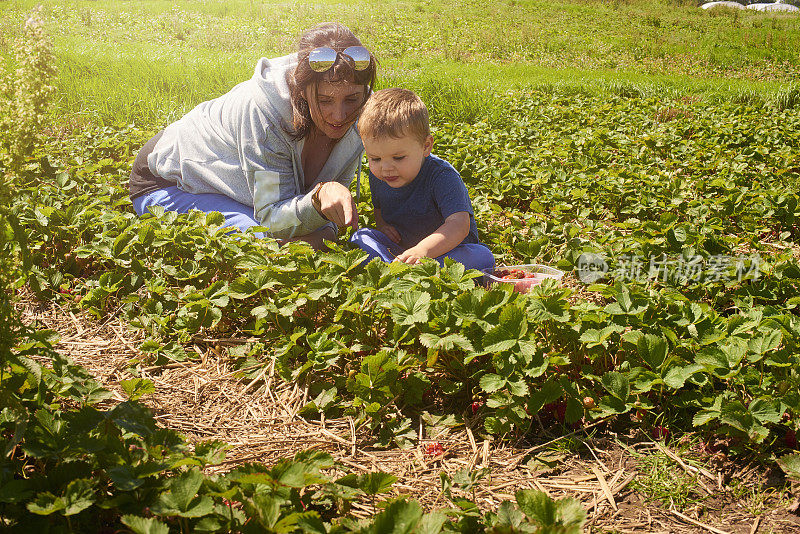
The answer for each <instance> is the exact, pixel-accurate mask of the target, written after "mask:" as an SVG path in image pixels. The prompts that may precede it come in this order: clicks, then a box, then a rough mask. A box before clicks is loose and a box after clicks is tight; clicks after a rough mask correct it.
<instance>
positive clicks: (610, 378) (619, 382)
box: [600, 371, 631, 402]
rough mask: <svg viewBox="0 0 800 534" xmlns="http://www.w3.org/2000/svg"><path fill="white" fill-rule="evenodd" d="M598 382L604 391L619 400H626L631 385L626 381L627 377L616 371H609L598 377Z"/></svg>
mask: <svg viewBox="0 0 800 534" xmlns="http://www.w3.org/2000/svg"><path fill="white" fill-rule="evenodd" d="M600 383H601V384H602V385H603V387H604V388H605V390H606V391H608V392H609V393H610V394H611V395H613V396H614V397H616V398H617V399H619V400H621V401H622V402H625V401H627V400H628V397H629V396H630V393H631V386H630V382H629V381H628V377H627V376H625V375H624V374H622V373H619V372H617V371H609V372H608V373H606V374H604V375H603V377H602V378H601V379H600Z"/></svg>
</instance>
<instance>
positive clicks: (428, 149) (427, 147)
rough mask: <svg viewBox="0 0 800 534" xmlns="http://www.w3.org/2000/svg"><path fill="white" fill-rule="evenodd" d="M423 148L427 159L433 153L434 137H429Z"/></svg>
mask: <svg viewBox="0 0 800 534" xmlns="http://www.w3.org/2000/svg"><path fill="white" fill-rule="evenodd" d="M422 148H423V149H424V150H425V152H424V153H425V157H426V158H427V157H428V156H430V155H431V151H432V150H433V136H432V135H429V136H428V137H427V138H425V142H424V143H422Z"/></svg>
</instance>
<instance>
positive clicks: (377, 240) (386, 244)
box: [350, 228, 494, 270]
mask: <svg viewBox="0 0 800 534" xmlns="http://www.w3.org/2000/svg"><path fill="white" fill-rule="evenodd" d="M350 242H351V243H355V244H356V245H358V247H359V248H361V249H362V250H364V251H365V252H366V253H368V254H369V259H368V260H367V261H370V260H372V259H374V258H380V259H382V260H383V261H385V262H391V261H393V260H394V258H395V256H397V255H398V254H400V253H401V252H403V250H402V248H401V247H400V246H399V245H398V244H397V243H395V242H394V241H392V240H391V239H389V237H388V236H387V235H386V234H384V233H383V232H381V231H380V230H375V229H374V228H361V229H360V230H357V231H356V232H354V233H353V235H352V237H350ZM445 258H451V259H453V260H455V261H457V262H459V263H462V264H463V265H464V267H466V268H467V269H478V270H481V269H494V255H492V252H491V251H490V250H489V249H488V248H487V247H486V245H482V244H480V243H462V244H461V245H458V246H457V247H455V248H454V249H453V250H451V251H450V252H448V253H446V254H442V255H441V256H439V257H438V258H435V259H436V261H438V262H439V264H440V265H442V264H443V263H444V259H445Z"/></svg>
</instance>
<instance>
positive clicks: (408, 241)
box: [369, 154, 480, 249]
mask: <svg viewBox="0 0 800 534" xmlns="http://www.w3.org/2000/svg"><path fill="white" fill-rule="evenodd" d="M369 188H370V191H371V193H372V205H373V206H375V208H376V209H379V210H381V217H383V220H384V221H386V224H389V225H391V226H393V227H394V228H395V229H396V230H397V231H398V233H399V234H400V237H401V238H402V239H401V241H400V246H402V247H403V249H407V248H410V247H413V246H414V245H416V244H417V243H419V242H420V241H421V240H422V239H424V238H426V237H428V236H429V235H431V234H432V233H433V232H434V231H435V230H436V229H437V228H439V227H440V226H441V225H442V224H444V220H445V219H446V218H447V217H449V216H450V215H452V214H453V213H457V212H459V211H466V212H468V213H469V234H467V237H465V238H464V240H463V241H462V242H461V243H462V244H463V243H480V241H479V240H478V228H477V227H476V226H475V212H474V211H473V210H472V202H471V201H470V199H469V193H468V192H467V187H466V186H465V185H464V182H463V181H462V180H461V175H459V174H458V171H457V170H455V168H453V166H452V165H450V164H449V163H448V162H446V161H445V160H443V159H442V158H439V157H437V156H434V155H433V154H431V155H430V156H428V157H426V158H425V160H424V161H423V163H422V168H420V170H419V174H417V177H416V178H414V180H413V181H412V182H411V183H410V184H408V185H405V186H403V187H397V188H395V187H390V186H388V185H387V184H386V183H385V182H382V181H381V180H378V179H377V178H376V177H375V176H374V175H373V174H372V173H371V172H370V173H369Z"/></svg>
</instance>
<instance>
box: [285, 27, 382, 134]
mask: <svg viewBox="0 0 800 534" xmlns="http://www.w3.org/2000/svg"><path fill="white" fill-rule="evenodd" d="M320 46H328V47H330V48H333V49H334V50H336V51H337V52H341V51H343V50H344V49H345V48H347V47H348V46H363V45H362V44H361V41H359V40H358V37H356V36H355V35H354V34H353V32H351V31H350V29H348V28H347V26H345V25H344V24H340V23H338V22H323V23H322V24H318V25H316V26H314V27H312V28H309V29H308V30H306V31H305V33H303V35H302V36H301V37H300V41H299V42H298V44H297V67H295V69H294V72H291V73H287V75H286V81H287V82H288V84H289V93H290V97H291V102H292V111H293V113H292V128H291V129H289V128H286V129H287V131H288V132H289V134H290V135H291V136H292V137H294V138H295V139H301V138H303V137H305V136H306V135H308V132H309V131H310V130H311V127H312V126H313V124H314V122H313V121H312V120H311V110H310V108H309V105H310V104H309V102H308V101H307V100H306V95H305V90H306V88H307V87H309V86H313V88H316V86H317V84H318V83H319V82H322V81H327V82H330V83H337V82H349V83H353V84H356V85H363V86H364V98H365V100H366V98H367V97H369V95H370V93H371V92H372V87H373V86H374V85H375V74H376V64H377V61H376V60H375V56H373V55H372V53H371V52H370V55H369V58H370V61H369V66H368V67H367V68H366V69H364V70H355V69H354V68H353V66H352V65H351V64H350V63H349V62H348V61H345V60H344V59H343V56H342V55H341V54H338V55H337V58H336V62H335V63H334V64H333V66H332V67H331V68H330V69H329V70H327V71H326V72H315V71H313V70H311V67H310V66H309V64H308V56H309V54H310V53H311V51H312V50H314V49H315V48H318V47H320ZM312 94H314V95H316V91H312ZM314 105H316V102H314ZM362 105H363V104H362ZM360 111H361V108H360V107H359V109H358V111H356V114H358V113H359V112H360ZM353 118H355V117H350V118H349V120H352V119H353Z"/></svg>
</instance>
